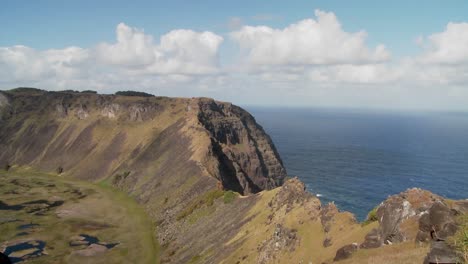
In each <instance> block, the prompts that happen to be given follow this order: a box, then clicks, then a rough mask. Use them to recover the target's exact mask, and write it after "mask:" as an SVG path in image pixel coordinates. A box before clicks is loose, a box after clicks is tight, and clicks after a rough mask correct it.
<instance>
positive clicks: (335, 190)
mask: <svg viewBox="0 0 468 264" xmlns="http://www.w3.org/2000/svg"><path fill="white" fill-rule="evenodd" d="M245 108H246V109H247V110H248V111H249V112H250V113H252V114H253V116H254V117H255V118H256V120H257V122H258V123H259V124H260V125H262V126H263V128H264V129H265V130H266V132H267V133H268V134H269V135H270V136H271V137H272V139H273V141H274V143H275V145H276V147H277V149H278V151H279V153H280V155H281V158H282V159H283V162H284V165H285V166H286V169H287V171H288V174H289V175H290V176H298V177H299V178H300V179H301V180H302V181H303V182H304V183H305V184H306V185H307V188H308V189H309V190H310V191H311V192H312V193H315V194H320V195H322V196H321V197H320V199H321V201H322V202H323V203H328V202H330V201H334V202H335V203H336V204H337V205H338V207H339V208H340V209H341V210H346V211H351V212H353V213H354V214H355V215H356V217H357V219H358V220H363V219H365V217H366V215H367V213H368V212H369V211H370V210H371V209H372V208H374V207H375V206H376V205H378V204H379V203H380V202H382V201H383V200H385V199H386V198H387V197H388V196H389V195H393V194H397V193H400V192H402V191H404V190H406V189H407V188H411V187H419V188H423V189H427V190H430V191H432V192H434V193H437V194H439V195H442V196H445V197H448V198H453V199H465V198H468V113H433V112H432V113H422V112H419V113H416V112H413V113H402V112H371V111H370V110H367V111H364V110H362V111H357V110H353V111H350V110H340V109H288V108H283V109H281V108H259V107H245Z"/></svg>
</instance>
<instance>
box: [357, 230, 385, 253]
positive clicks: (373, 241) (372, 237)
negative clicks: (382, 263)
mask: <svg viewBox="0 0 468 264" xmlns="http://www.w3.org/2000/svg"><path fill="white" fill-rule="evenodd" d="M380 246H382V237H381V236H380V232H379V230H378V229H376V228H374V229H372V230H371V231H370V232H369V233H368V234H367V235H366V238H365V240H364V242H363V243H362V244H361V248H378V247H380Z"/></svg>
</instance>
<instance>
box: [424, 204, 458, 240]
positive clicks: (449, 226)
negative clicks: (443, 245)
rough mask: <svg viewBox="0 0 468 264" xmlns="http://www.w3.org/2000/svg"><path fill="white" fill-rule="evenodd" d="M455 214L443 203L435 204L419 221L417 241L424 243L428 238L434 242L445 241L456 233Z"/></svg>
mask: <svg viewBox="0 0 468 264" xmlns="http://www.w3.org/2000/svg"><path fill="white" fill-rule="evenodd" d="M455 216H456V212H454V210H451V209H450V208H449V207H448V206H447V205H446V204H444V203H443V202H436V203H434V204H433V205H432V207H431V208H430V209H429V211H428V213H426V214H424V215H422V216H421V218H420V219H419V233H418V237H417V241H425V239H427V237H430V238H431V239H432V240H434V241H438V240H445V239H446V238H447V237H449V236H452V235H454V234H455V233H456V232H457V224H456V221H455Z"/></svg>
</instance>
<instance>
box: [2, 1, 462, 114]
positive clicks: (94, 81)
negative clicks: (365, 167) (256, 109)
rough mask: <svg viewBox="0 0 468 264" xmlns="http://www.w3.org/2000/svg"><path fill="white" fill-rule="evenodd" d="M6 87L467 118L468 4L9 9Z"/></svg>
mask: <svg viewBox="0 0 468 264" xmlns="http://www.w3.org/2000/svg"><path fill="white" fill-rule="evenodd" d="M0 23H1V24H2V25H3V26H2V29H1V30H0V89H9V88H13V87H18V86H28V87H38V88H42V89H47V90H65V89H73V90H89V89H92V90H97V91H99V92H101V93H112V92H115V91H118V90H139V91H145V92H150V93H153V94H156V95H162V96H182V97H194V96H205V97H213V98H215V99H218V100H223V101H230V102H233V103H235V104H240V105H265V106H292V107H294V106H298V107H304V106H306V107H344V108H369V109H377V108H378V109H403V110H406V109H412V110H413V109H414V110H448V111H468V1H464V0H463V1H457V0H452V1H428V0H426V1H330V0H328V1H276V0H272V1H252V0H251V1H241V0H238V1H212V0H209V1H187V0H186V1H181V0H174V1H122V0H114V1H88V0H82V1H47V0H43V1H23V0H15V1H10V0H2V1H0Z"/></svg>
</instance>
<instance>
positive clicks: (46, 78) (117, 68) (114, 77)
mask: <svg viewBox="0 0 468 264" xmlns="http://www.w3.org/2000/svg"><path fill="white" fill-rule="evenodd" d="M116 36H117V39H116V42H115V43H100V44H98V45H96V46H95V47H92V48H89V49H84V48H79V47H67V48H64V49H49V50H43V51H41V50H36V49H33V48H30V47H26V46H12V47H0V84H2V86H3V87H5V86H7V87H8V86H19V85H28V86H43V87H44V88H48V89H83V87H85V89H91V88H94V89H106V87H107V89H109V87H111V88H110V89H112V88H113V87H116V88H117V87H119V86H121V85H122V86H123V87H127V89H128V88H129V87H135V86H139V85H140V84H142V86H145V87H147V84H148V80H152V81H154V80H155V79H157V81H155V82H154V83H155V84H158V83H167V82H171V81H173V82H176V83H177V82H180V80H186V79H190V77H189V76H191V75H206V74H216V73H218V72H219V65H218V64H219V62H218V57H219V56H218V52H219V47H220V45H221V43H222V41H223V38H222V37H221V36H218V35H216V34H214V33H212V32H195V31H192V30H182V29H180V30H173V31H171V32H168V33H167V34H165V35H162V36H161V37H160V40H159V43H156V42H155V41H154V40H153V37H152V36H150V35H147V34H145V33H144V31H143V30H140V29H136V28H131V27H129V26H127V25H125V24H123V23H120V24H119V25H118V26H117V28H116ZM154 75H156V76H160V77H153V76H154ZM144 76H147V77H144ZM129 80H132V81H133V82H134V83H133V84H132V83H129ZM143 84H144V85H143Z"/></svg>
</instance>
